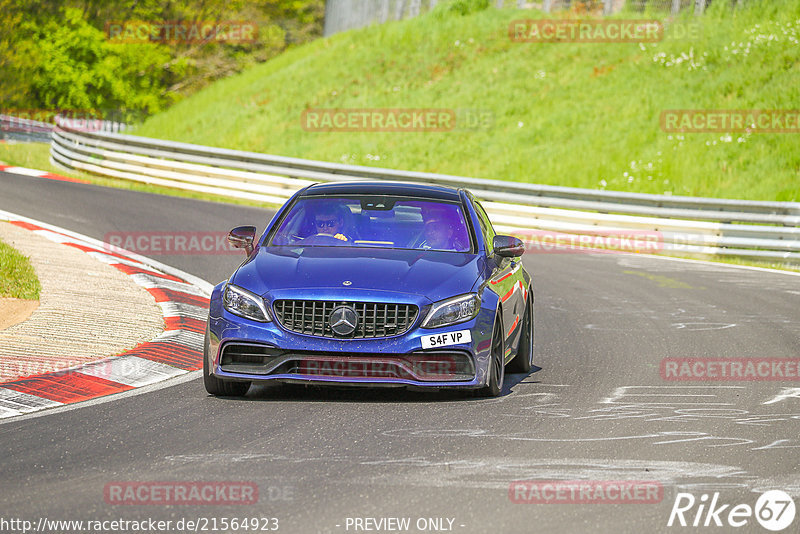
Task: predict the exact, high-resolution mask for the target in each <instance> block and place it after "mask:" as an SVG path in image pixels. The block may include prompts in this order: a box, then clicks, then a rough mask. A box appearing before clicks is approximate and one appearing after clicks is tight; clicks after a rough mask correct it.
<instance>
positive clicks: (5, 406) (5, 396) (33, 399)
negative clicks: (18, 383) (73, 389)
mask: <svg viewBox="0 0 800 534" xmlns="http://www.w3.org/2000/svg"><path fill="white" fill-rule="evenodd" d="M62 405H63V403H61V402H57V401H53V400H49V399H43V398H42V397H37V396H36V395H28V394H27V393H20V392H19V391H14V390H13V389H7V388H0V418H3V417H13V416H15V415H20V414H23V413H30V412H35V411H36V410H42V409H44V408H52V407H54V406H62Z"/></svg>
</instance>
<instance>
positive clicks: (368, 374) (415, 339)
mask: <svg viewBox="0 0 800 534" xmlns="http://www.w3.org/2000/svg"><path fill="white" fill-rule="evenodd" d="M217 295H218V291H217V290H215V292H214V295H213V296H212V299H211V306H210V310H209V335H208V341H207V343H208V346H207V350H206V358H207V362H206V365H207V366H208V369H209V370H210V373H211V374H213V375H214V376H216V377H217V378H220V379H223V380H242V381H253V382H256V381H261V382H264V381H281V382H302V383H326V382H327V383H336V384H353V385H374V386H420V387H428V388H431V387H432V388H468V389H469V388H478V387H482V386H484V385H485V383H486V377H487V371H488V367H489V360H490V347H491V332H492V326H493V324H492V323H493V319H494V310H481V311H480V313H479V314H478V316H477V317H476V318H475V319H473V320H471V321H467V322H464V323H460V324H457V325H453V326H450V327H444V328H438V329H421V328H419V323H420V322H421V320H422V317H421V316H420V317H418V319H417V324H415V325H414V326H413V327H412V328H411V329H410V330H409V331H408V332H406V333H404V334H402V335H400V336H393V337H385V338H371V339H370V338H368V339H331V338H322V337H315V336H310V335H303V334H297V333H294V332H290V331H288V330H286V329H284V328H282V327H281V326H280V325H278V324H277V323H276V322H275V321H273V322H269V323H259V322H256V321H251V320H249V319H245V318H242V317H239V316H236V315H233V314H231V313H229V312H228V311H226V310H225V309H224V308H223V307H222V304H221V300H220V299H219V298H215V296H217ZM457 330H470V332H471V341H470V342H468V343H462V344H457V345H449V346H446V347H443V348H436V349H427V350H423V349H422V341H421V339H422V337H423V336H426V335H432V334H439V333H447V332H452V331H457Z"/></svg>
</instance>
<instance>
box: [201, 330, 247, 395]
mask: <svg viewBox="0 0 800 534" xmlns="http://www.w3.org/2000/svg"><path fill="white" fill-rule="evenodd" d="M209 335H210V334H209V328H208V326H206V338H205V342H204V343H203V385H204V386H205V388H206V391H207V392H208V393H209V394H211V395H222V396H224V397H244V394H245V393H247V390H248V389H250V382H232V381H227V380H220V379H219V378H217V377H215V376H213V375H212V374H211V372H210V371H209V365H208V347H209V343H208V341H209Z"/></svg>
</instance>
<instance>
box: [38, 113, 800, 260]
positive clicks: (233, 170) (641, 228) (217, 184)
mask: <svg viewBox="0 0 800 534" xmlns="http://www.w3.org/2000/svg"><path fill="white" fill-rule="evenodd" d="M50 154H51V158H52V160H53V162H54V163H55V164H57V165H60V166H63V167H66V168H68V169H76V170H81V171H85V172H88V173H92V174H98V175H102V176H109V177H114V178H121V179H126V180H133V181H137V182H142V183H148V184H153V185H161V186H165V187H172V188H178V189H185V190H191V191H198V192H204V193H210V194H216V195H221V196H225V197H231V198H239V199H247V200H254V201H260V202H268V203H275V204H282V203H283V202H285V200H286V199H287V198H289V197H290V196H291V195H292V194H293V193H294V192H295V191H297V190H299V189H301V188H303V187H305V186H307V185H310V184H312V183H315V182H319V181H349V180H399V181H406V182H417V183H427V184H439V185H447V186H456V187H468V188H469V189H470V190H471V191H472V192H473V193H475V195H476V196H478V197H479V198H481V199H482V200H483V201H484V206H485V207H486V208H487V211H488V212H489V215H490V216H491V217H492V220H493V222H494V223H495V225H496V226H497V227H498V230H499V231H504V232H516V233H519V234H520V235H525V234H528V235H529V236H532V237H531V239H534V240H535V239H537V237H536V236H537V235H539V236H540V237H541V232H547V233H552V234H555V235H564V234H569V235H583V236H598V235H600V236H620V235H626V234H631V233H632V232H633V233H643V232H650V233H658V239H659V241H660V243H659V244H660V247H659V249H660V252H662V253H665V254H672V255H685V256H713V255H722V256H739V257H745V258H751V259H761V260H765V261H777V262H784V263H787V264H800V203H798V202H763V201H753V200H728V199H714V198H698V197H678V196H666V195H650V194H642V193H625V192H615V191H599V190H592V189H578V188H569V187H559V186H550V185H539V184H524V183H516V182H506V181H501V180H485V179H479V178H469V177H462V176H450V175H443V174H433V173H424V172H413V171H399V170H393V169H382V168H376V167H362V166H354V165H343V164H339V163H328V162H321V161H313V160H304V159H299V158H289V157H284V156H274V155H268V154H259V153H254V152H244V151H238V150H230V149H223V148H213V147H205V146H201V145H193V144H188V143H179V142H173V141H163V140H158V139H149V138H145V137H136V136H131V135H122V134H117V133H108V132H102V131H83V130H80V129H77V128H73V127H70V126H69V125H66V124H59V126H57V127H56V128H55V129H54V130H53V133H52V144H51V150H50ZM537 232H538V234H537Z"/></svg>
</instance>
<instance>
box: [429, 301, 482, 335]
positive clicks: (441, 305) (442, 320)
mask: <svg viewBox="0 0 800 534" xmlns="http://www.w3.org/2000/svg"><path fill="white" fill-rule="evenodd" d="M480 307H481V301H480V299H479V298H478V295H475V294H472V293H470V294H468V295H460V296H458V297H453V298H450V299H446V300H440V301H439V302H437V303H435V304H434V305H433V307H432V308H431V311H429V312H428V315H427V317H425V320H424V321H422V328H439V327H440V326H448V325H451V324H456V323H463V322H464V321H469V320H470V319H472V318H473V317H475V316H476V315H478V310H479V309H480Z"/></svg>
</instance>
